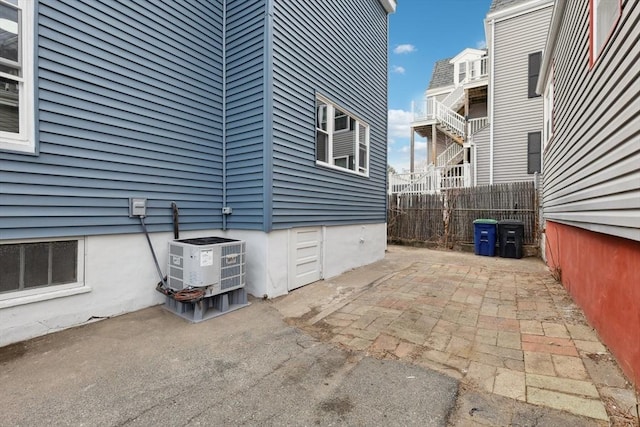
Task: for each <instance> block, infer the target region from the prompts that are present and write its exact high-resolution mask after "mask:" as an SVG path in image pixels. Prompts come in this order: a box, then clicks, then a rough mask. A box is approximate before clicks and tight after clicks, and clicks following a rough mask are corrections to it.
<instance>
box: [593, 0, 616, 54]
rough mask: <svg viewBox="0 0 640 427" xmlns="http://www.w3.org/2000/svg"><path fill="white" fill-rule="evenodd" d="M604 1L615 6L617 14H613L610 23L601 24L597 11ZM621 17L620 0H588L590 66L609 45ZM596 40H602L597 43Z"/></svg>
mask: <svg viewBox="0 0 640 427" xmlns="http://www.w3.org/2000/svg"><path fill="white" fill-rule="evenodd" d="M604 1H610V2H611V3H609V4H612V5H613V4H615V5H616V6H617V11H618V13H617V14H615V16H614V17H613V20H612V21H611V22H604V23H603V22H600V21H599V19H598V9H599V7H600V6H601V5H602V4H603V2H604ZM621 15H622V0H589V62H590V65H591V66H593V65H594V64H595V63H596V61H597V60H598V58H599V57H600V53H601V52H602V51H603V50H604V48H605V46H607V44H608V43H609V40H610V39H611V34H612V33H613V30H614V29H615V28H616V26H617V25H618V21H619V20H620V16H621ZM612 16H613V15H612ZM602 34H605V37H604V38H601V37H600V36H601V35H602ZM598 39H602V42H600V43H598Z"/></svg>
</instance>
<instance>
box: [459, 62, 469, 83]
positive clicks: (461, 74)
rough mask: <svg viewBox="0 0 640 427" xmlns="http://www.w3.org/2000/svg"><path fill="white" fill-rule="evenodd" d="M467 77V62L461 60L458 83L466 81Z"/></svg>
mask: <svg viewBox="0 0 640 427" xmlns="http://www.w3.org/2000/svg"><path fill="white" fill-rule="evenodd" d="M466 78H467V63H466V62H461V63H459V64H458V84H460V83H464V80H465V79H466Z"/></svg>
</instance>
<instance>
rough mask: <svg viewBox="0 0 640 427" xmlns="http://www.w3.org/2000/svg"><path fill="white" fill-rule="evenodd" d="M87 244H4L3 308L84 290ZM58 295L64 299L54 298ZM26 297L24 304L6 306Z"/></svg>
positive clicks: (0, 257)
mask: <svg viewBox="0 0 640 427" xmlns="http://www.w3.org/2000/svg"><path fill="white" fill-rule="evenodd" d="M83 259H84V240H64V239H61V240H52V241H38V242H16V243H3V244H1V245H0V271H2V274H0V308H1V307H4V306H10V305H20V304H23V303H26V302H34V301H35V300H34V299H33V297H34V296H37V295H45V297H44V298H39V299H36V300H43V299H50V298H56V297H58V296H64V295H70V294H73V293H78V292H73V293H69V292H68V290H69V289H72V288H79V287H83V276H84V265H83ZM59 291H65V292H63V293H64V295H62V294H59V295H53V296H49V297H47V296H46V294H51V293H55V292H58V293H59ZM22 297H25V298H26V299H25V302H18V303H15V304H3V303H4V302H7V300H10V299H14V298H17V299H20V298H22Z"/></svg>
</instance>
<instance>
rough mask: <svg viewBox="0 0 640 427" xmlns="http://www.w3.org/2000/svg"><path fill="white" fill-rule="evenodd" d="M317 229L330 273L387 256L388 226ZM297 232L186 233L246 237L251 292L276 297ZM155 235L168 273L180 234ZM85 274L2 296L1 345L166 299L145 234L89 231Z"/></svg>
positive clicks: (285, 285) (284, 287)
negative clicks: (75, 283) (63, 285)
mask: <svg viewBox="0 0 640 427" xmlns="http://www.w3.org/2000/svg"><path fill="white" fill-rule="evenodd" d="M318 229H321V230H322V239H323V242H322V261H321V262H322V272H323V274H322V277H323V278H331V277H334V276H337V275H339V274H341V273H343V272H345V271H349V270H351V269H354V268H357V267H361V266H364V265H367V264H370V263H373V262H375V261H378V260H380V259H382V258H384V253H385V249H386V224H366V225H351V226H333V227H318ZM291 233H292V230H278V231H272V232H271V233H264V232H261V231H242V230H230V231H226V232H223V231H220V230H205V231H202V230H201V231H190V232H182V233H181V234H180V238H181V239H187V238H194V237H206V236H220V237H227V238H232V239H238V240H243V241H245V242H246V256H247V258H246V267H247V281H246V289H247V292H248V293H250V294H251V295H253V296H255V297H258V298H261V297H265V296H266V297H268V298H274V297H277V296H280V295H284V294H286V293H288V289H289V281H290V277H289V274H290V266H289V263H290V262H291V261H290V257H289V253H290V251H291V250H292V248H291ZM150 238H151V242H152V244H153V247H154V250H155V253H156V256H157V258H158V262H159V264H160V268H161V270H162V274H163V275H166V271H167V260H168V242H169V241H171V240H173V233H151V235H150ZM83 275H84V277H83V279H84V280H83V282H82V285H81V286H79V287H74V288H70V289H62V290H60V288H53V287H52V288H42V289H41V292H39V293H38V294H36V295H30V296H24V294H18V293H16V294H15V297H13V296H12V295H8V298H5V299H2V300H0V346H3V345H8V344H11V343H15V342H18V341H23V340H26V339H30V338H34V337H38V336H41V335H45V334H48V333H51V332H56V331H59V330H62V329H66V328H69V327H73V326H78V325H82V324H84V323H87V322H90V321H93V320H96V319H100V318H105V317H112V316H117V315H120V314H124V313H128V312H131V311H135V310H140V309H142V308H146V307H150V306H153V305H158V304H162V303H163V302H164V296H163V295H162V294H160V293H159V292H157V291H156V290H155V286H156V284H157V283H158V282H159V280H160V278H159V277H158V273H157V270H156V267H155V264H154V262H153V257H152V255H151V252H150V250H149V246H148V244H147V241H146V238H145V236H144V234H143V233H142V232H141V233H140V234H126V235H110V236H87V237H85V238H84V274H83ZM81 279H82V278H81ZM21 295H22V296H21Z"/></svg>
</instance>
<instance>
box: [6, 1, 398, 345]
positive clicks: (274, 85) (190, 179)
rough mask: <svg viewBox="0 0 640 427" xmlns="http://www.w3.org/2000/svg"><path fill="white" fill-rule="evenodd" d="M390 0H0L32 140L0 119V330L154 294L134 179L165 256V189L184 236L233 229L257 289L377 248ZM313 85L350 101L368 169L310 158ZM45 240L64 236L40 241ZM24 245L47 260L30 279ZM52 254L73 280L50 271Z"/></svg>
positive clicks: (332, 270) (60, 323)
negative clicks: (17, 145)
mask: <svg viewBox="0 0 640 427" xmlns="http://www.w3.org/2000/svg"><path fill="white" fill-rule="evenodd" d="M16 4H17V6H16ZM16 8H17V9H16ZM14 9H16V10H18V12H16V11H15V10H14ZM394 10H395V0H298V1H295V2H291V1H286V0H180V1H171V2H165V1H152V0H126V1H125V0H118V1H116V0H36V1H30V0H18V1H17V2H6V1H5V0H0V15H1V16H3V17H4V16H6V19H5V21H2V22H9V21H11V19H13V18H11V17H12V16H18V15H16V14H15V13H20V14H21V15H20V16H21V18H20V19H21V20H22V21H20V20H16V22H19V25H16V26H14V25H13V24H1V25H0V43H2V40H3V38H2V37H3V35H4V36H8V37H6V39H7V40H9V39H10V37H11V36H12V35H13V34H14V33H16V32H17V33H18V37H21V39H20V40H21V43H22V44H21V45H20V48H21V49H22V48H23V47H24V46H27V47H28V46H31V48H32V50H31V51H29V50H24V51H23V53H24V52H26V53H28V52H31V54H30V55H27V54H25V55H24V56H23V58H22V62H20V63H19V64H18V65H19V66H22V67H31V70H32V79H31V80H29V79H26V80H25V81H24V82H21V83H19V84H21V85H22V86H20V89H21V90H23V89H25V88H28V85H32V86H33V87H32V88H31V89H32V98H31V99H27V101H26V102H30V103H32V119H33V120H32V125H31V126H32V129H31V131H32V135H33V136H32V140H30V141H29V143H30V144H31V148H30V149H27V150H13V149H11V144H9V145H7V144H4V145H2V144H3V139H2V138H3V133H2V130H0V255H3V256H0V345H2V344H7V343H10V342H15V341H17V340H21V339H25V338H29V337H33V336H37V335H42V334H44V333H48V332H51V331H53V330H57V329H61V328H65V327H69V326H73V325H76V324H80V323H82V322H83V321H85V320H86V319H88V318H90V317H92V316H96V317H99V316H112V315H116V314H120V313H124V312H127V311H131V310H135V309H139V308H143V307H148V306H150V305H154V304H158V303H160V302H162V295H160V294H159V293H157V292H155V290H154V289H153V288H154V285H155V283H156V282H157V274H156V269H155V267H154V264H153V260H152V257H151V254H150V251H149V248H148V246H147V243H146V240H145V237H144V235H143V233H142V229H141V225H140V222H139V219H138V218H135V217H134V218H131V217H129V199H130V198H132V197H140V198H146V199H147V205H148V207H147V214H146V218H145V222H146V224H147V227H148V229H149V232H150V233H151V240H152V243H153V245H154V248H155V249H156V252H157V256H158V259H159V260H160V264H161V267H162V269H164V267H165V264H166V260H167V257H168V254H167V244H168V242H169V241H170V240H171V239H173V232H172V230H173V223H172V210H171V203H172V202H175V203H176V204H177V206H178V208H179V214H180V215H179V223H180V232H181V237H197V236H207V235H218V236H226V237H231V238H237V239H242V240H245V241H246V242H247V268H248V271H247V289H248V290H249V292H251V293H253V294H254V295H257V296H263V295H267V296H269V297H272V296H277V295H280V294H283V293H286V292H288V291H290V290H292V289H294V288H296V287H298V286H300V285H302V284H306V283H309V282H311V281H314V280H318V279H322V278H327V277H331V276H333V275H336V274H339V273H341V272H343V271H346V270H348V269H351V268H354V267H358V266H361V265H366V264H367V263H370V262H373V261H375V260H377V259H380V258H382V257H383V256H384V248H385V245H386V232H385V227H386V224H385V221H386V151H387V148H386V139H387V136H386V135H387V123H386V122H387V68H388V64H387V49H388V46H387V45H388V14H389V13H392V12H393V11H394ZM2 14H4V15H2ZM27 32H28V34H27ZM7 43H9V42H7ZM9 47H11V46H9ZM2 49H3V48H2V46H1V45H0V56H3V55H5V56H6V55H7V54H3V53H2V52H6V51H8V50H5V51H3V50H2ZM25 49H26V48H25ZM24 69H25V70H26V68H24ZM3 70H4V68H0V77H1V78H10V79H11V78H13V77H11V76H7V75H4V77H3V74H1V73H2V72H3ZM25 72H26V71H25ZM25 75H26V74H25ZM4 81H5V80H2V82H4ZM7 81H8V82H10V83H12V81H11V80H7ZM16 82H18V80H16ZM19 84H18V83H16V87H18V86H19ZM7 87H9V86H7ZM318 96H320V97H322V99H327V100H329V101H330V102H331V103H333V105H335V108H336V111H337V109H338V108H340V109H343V110H344V111H346V112H347V113H348V114H350V115H352V117H353V118H357V122H356V121H355V120H354V119H352V123H359V124H362V126H361V127H359V129H361V130H360V131H359V135H360V138H361V139H362V141H364V138H365V136H364V135H365V131H364V129H365V126H366V128H367V130H366V135H367V137H368V147H367V150H368V151H367V152H366V159H367V164H366V165H365V169H366V173H365V172H362V173H354V171H352V170H344V169H341V168H339V167H331V165H326V164H323V163H322V162H318V161H317V155H318V154H317V153H318V151H317V147H316V132H317V126H318V118H317V114H318V111H319V110H318V106H317V102H318ZM21 99H22V98H21ZM2 100H3V98H2V97H1V96H0V116H1V115H5V117H8V115H7V114H6V112H7V111H9V110H8V109H4V110H3V106H2V102H3V101H2ZM20 102H22V101H20ZM9 108H11V105H9ZM20 111H21V112H22V111H23V110H20ZM26 111H27V112H28V111H29V110H26ZM2 123H3V121H2V117H0V124H2ZM352 126H353V124H352ZM361 153H364V152H361ZM357 158H358V157H357V156H356V159H357ZM360 158H361V159H362V158H365V154H360ZM223 207H228V208H230V210H231V213H230V214H223ZM59 241H69V242H72V243H73V245H72V246H70V247H72V250H71V252H69V253H65V252H64V251H63V252H60V253H57V252H56V250H57V249H55V248H54V246H55V245H54V246H46V245H51V244H52V243H51V242H54V243H55V242H59ZM75 242H77V243H75ZM38 245H41V246H38ZM42 245H45V246H46V247H51V248H53V249H46V248H45V246H42ZM43 248H44V249H43ZM47 250H48V251H49V252H48V255H47V254H46V251H47ZM61 250H62V249H61ZM38 251H40V252H38ZM42 251H44V252H42ZM34 253H40V261H39V262H43V263H44V264H43V265H44V266H45V267H44V270H47V269H48V277H49V280H48V282H46V283H44V284H39V283H36V285H34V286H32V285H30V284H29V283H28V282H29V280H30V279H29V277H31V276H30V275H32V273H30V268H31V266H32V264H30V262H31V261H30V257H31V256H32V255H33V254H34ZM42 254H44V255H42ZM47 256H48V261H47ZM69 257H70V258H73V259H67V260H66V261H64V260H63V258H64V259H66V258H69ZM43 260H44V261H43ZM61 260H62V261H61ZM58 262H60V263H61V267H58V266H57V263H58ZM33 263H34V264H33V265H36V261H33ZM70 266H71V267H70ZM63 268H66V269H67V270H69V269H71V270H73V271H71V270H69V271H71V273H69V274H70V277H71V279H72V280H62V281H61V282H59V283H56V279H55V278H56V277H57V274H58V273H57V271H58V269H63ZM42 274H43V275H44V276H45V277H46V276H47V272H46V271H45V272H44V273H42ZM52 278H53V279H52ZM34 283H35V282H34Z"/></svg>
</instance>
